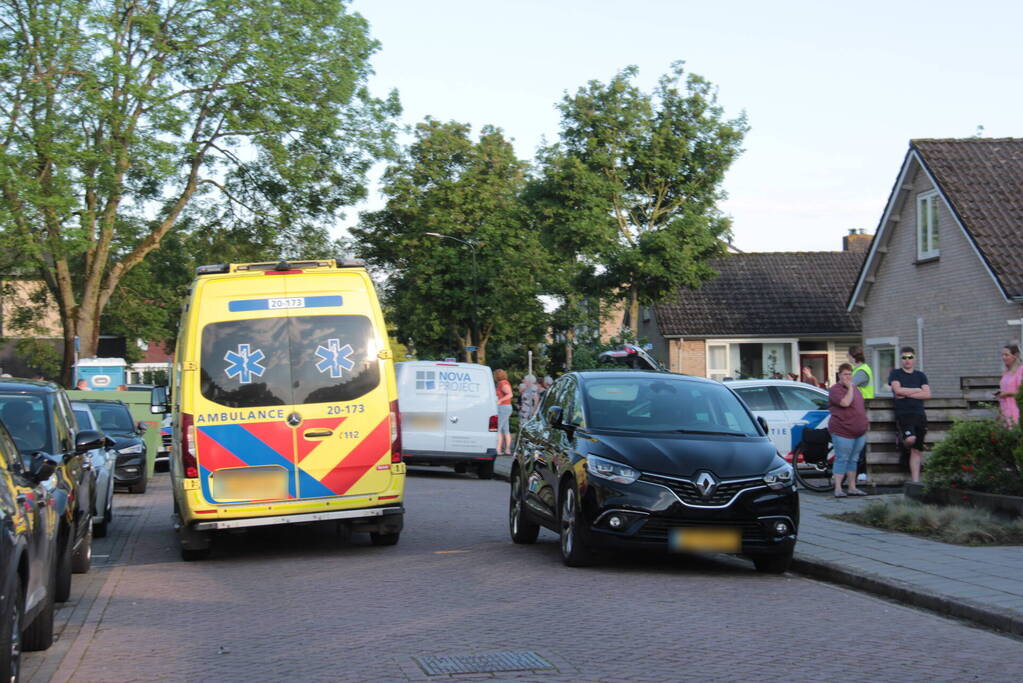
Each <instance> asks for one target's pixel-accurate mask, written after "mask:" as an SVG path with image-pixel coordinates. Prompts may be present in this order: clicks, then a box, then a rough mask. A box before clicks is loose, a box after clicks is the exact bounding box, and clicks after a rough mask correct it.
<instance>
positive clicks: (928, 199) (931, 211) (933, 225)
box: [916, 192, 940, 261]
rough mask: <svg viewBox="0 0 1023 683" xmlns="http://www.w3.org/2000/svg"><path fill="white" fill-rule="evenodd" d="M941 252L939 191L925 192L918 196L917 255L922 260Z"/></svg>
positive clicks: (936, 255) (934, 256) (935, 256)
mask: <svg viewBox="0 0 1023 683" xmlns="http://www.w3.org/2000/svg"><path fill="white" fill-rule="evenodd" d="M939 253H940V252H939V251H938V193H937V192H925V193H923V194H920V195H917V198H916V256H917V259H919V260H921V261H922V260H924V259H932V258H937V257H938V255H939Z"/></svg>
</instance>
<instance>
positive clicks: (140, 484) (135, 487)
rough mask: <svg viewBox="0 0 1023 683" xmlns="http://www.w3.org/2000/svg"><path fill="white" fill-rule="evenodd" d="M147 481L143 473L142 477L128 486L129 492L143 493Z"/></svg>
mask: <svg viewBox="0 0 1023 683" xmlns="http://www.w3.org/2000/svg"><path fill="white" fill-rule="evenodd" d="M148 483H149V482H147V481H146V475H144V474H143V475H142V479H140V480H138V481H137V482H135V483H134V484H132V485H130V486H129V487H128V491H129V492H131V493H145V492H146V485H147V484H148Z"/></svg>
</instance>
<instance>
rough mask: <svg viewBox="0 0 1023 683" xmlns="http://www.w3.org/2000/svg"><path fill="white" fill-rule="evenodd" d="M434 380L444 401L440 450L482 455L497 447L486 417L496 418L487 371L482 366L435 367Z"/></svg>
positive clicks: (491, 386) (494, 400)
mask: <svg viewBox="0 0 1023 683" xmlns="http://www.w3.org/2000/svg"><path fill="white" fill-rule="evenodd" d="M438 371H439V372H438V373H437V374H438V380H439V382H440V385H441V389H442V390H443V391H444V393H445V394H446V395H447V398H448V413H447V414H448V425H447V436H446V440H445V444H444V450H445V451H447V452H448V453H474V454H478V456H484V455H486V453H487V450H490V449H494V450H496V448H497V433H496V432H491V431H490V417H491V416H492V415H497V396H496V394H495V393H494V388H493V378H492V377H491V375H490V371H489V370H488V369H487V368H485V367H482V366H467V365H459V366H455V367H438Z"/></svg>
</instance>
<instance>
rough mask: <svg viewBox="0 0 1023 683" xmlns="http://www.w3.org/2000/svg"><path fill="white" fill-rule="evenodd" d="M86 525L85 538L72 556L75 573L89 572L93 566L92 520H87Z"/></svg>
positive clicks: (72, 569)
mask: <svg viewBox="0 0 1023 683" xmlns="http://www.w3.org/2000/svg"><path fill="white" fill-rule="evenodd" d="M86 525H87V527H86V530H85V538H83V539H82V542H81V543H80V544H78V550H76V551H75V552H74V554H73V555H72V556H71V571H73V572H74V573H75V574H85V573H88V571H89V568H90V567H92V521H89V522H86Z"/></svg>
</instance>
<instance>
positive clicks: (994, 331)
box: [862, 164, 1023, 398]
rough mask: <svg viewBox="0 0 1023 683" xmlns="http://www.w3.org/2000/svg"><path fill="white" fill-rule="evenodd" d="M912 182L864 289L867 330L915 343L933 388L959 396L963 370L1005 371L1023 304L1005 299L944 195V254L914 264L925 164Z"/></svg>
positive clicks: (920, 364) (940, 205)
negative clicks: (1006, 348)
mask: <svg viewBox="0 0 1023 683" xmlns="http://www.w3.org/2000/svg"><path fill="white" fill-rule="evenodd" d="M914 166H915V164H914ZM907 181H909V182H910V184H911V187H912V189H911V190H910V192H909V195H908V197H907V199H906V201H905V202H904V203H903V205H902V208H901V210H900V211H899V214H898V215H899V221H898V223H895V224H894V225H893V224H889V225H888V229H889V230H892V232H891V236H890V239H889V240H888V242H887V245H886V246H887V253H883V254H882V253H878V254H877V255H876V256H875V258H880V261H879V264H878V269H877V273H876V276H875V277H876V282H875V283H874V285H873V286H872V287H871V288H870V290H869V291H868V292H867V295H866V300H865V307H864V309H863V318H862V319H863V337H864V339H865V340H869V339H871V338H884V337H895V338H897V339H898V345H909V346H913V347H916V350H917V353H918V362H917V367H919V368H920V369H921V370H923V371H924V372H926V373H927V377H928V380H929V381H930V386H931V393H932V395H933V396H935V397H944V398H953V397H961V396H962V391H961V389H960V384H959V378H960V377H962V376H970V375H990V374H994V373H1000V371H1001V370H1000V367H1001V361H1000V354H1001V347H1002V345H1003V344H1005V343H1006V342H1008V341H1018V340H1019V339H1020V331H1021V330H1020V327H1010V326H1009V325H1007V324H1006V321H1007V320H1009V319H1019V318H1020V317H1021V316H1023V307H1021V306H1020V305H1018V304H1010V303H1007V302H1006V301H1005V299H1004V297H1003V296H1002V293H1001V291H1000V289H999V288H998V287H997V285H996V284H995V282H994V280H993V279H992V278H991V276H990V275H989V274H988V272H987V270H986V268H985V267H984V265H983V263H982V262H981V260H980V258H979V257H978V255H977V253H976V252H975V251H974V250H973V247H972V246H971V244H970V242H969V241H968V240H967V238H966V236H965V235H964V234H963V231H962V229H961V228H960V227H959V225H958V224H957V223H956V220H955V216H954V214H952V213H951V211H950V209H949V207H948V206H947V205H946V204H945V202H944V201H943V200H942V201H939V203H938V230H939V248H940V256H939V257H938V259H936V260H934V261H929V262H923V263H916V260H917V251H916V198H917V195H919V194H920V193H921V192H926V191H929V190H931V189H933V185H932V184H931V182H930V180H929V178H928V177H927V175H926V173H924V172H923V171H922V170H921V169H920V168H919V167H917V170H916V171H914V172H912V175H911V176H910V177H907ZM918 318H921V319H922V321H923V323H922V328H923V344H922V348H921V345H920V343H919V342H918V334H917V319H918ZM884 379H885V378H881V380H882V381H883V380H884Z"/></svg>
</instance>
